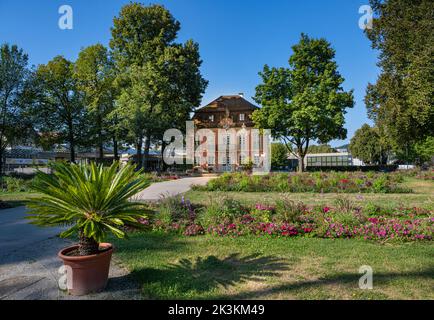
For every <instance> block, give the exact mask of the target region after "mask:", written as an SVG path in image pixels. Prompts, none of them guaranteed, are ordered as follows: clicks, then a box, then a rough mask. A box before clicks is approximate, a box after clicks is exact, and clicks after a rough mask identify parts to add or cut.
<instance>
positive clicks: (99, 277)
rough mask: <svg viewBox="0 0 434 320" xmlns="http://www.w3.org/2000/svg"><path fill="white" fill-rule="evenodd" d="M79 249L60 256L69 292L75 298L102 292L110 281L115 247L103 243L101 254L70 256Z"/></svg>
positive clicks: (72, 249) (69, 250) (71, 248)
mask: <svg viewBox="0 0 434 320" xmlns="http://www.w3.org/2000/svg"><path fill="white" fill-rule="evenodd" d="M77 249H78V245H75V246H72V247H68V248H65V249H63V250H61V251H60V252H59V254H58V256H59V258H60V259H62V260H63V263H64V265H65V266H66V272H67V276H68V281H67V285H68V292H69V293H70V294H72V295H74V296H82V295H86V294H89V293H93V292H99V291H102V290H103V289H104V288H105V287H106V285H107V281H108V274H109V269H110V261H111V257H112V253H113V245H112V244H110V243H101V244H100V250H101V253H98V254H94V255H90V256H69V255H68V253H70V252H72V251H74V250H77ZM68 273H69V274H68Z"/></svg>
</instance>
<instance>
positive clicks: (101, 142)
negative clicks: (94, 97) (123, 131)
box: [98, 115, 104, 163]
mask: <svg viewBox="0 0 434 320" xmlns="http://www.w3.org/2000/svg"><path fill="white" fill-rule="evenodd" d="M98 148H99V155H98V159H99V162H100V163H103V162H104V138H103V136H102V120H101V115H98Z"/></svg>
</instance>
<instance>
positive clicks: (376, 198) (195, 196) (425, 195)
mask: <svg viewBox="0 0 434 320" xmlns="http://www.w3.org/2000/svg"><path fill="white" fill-rule="evenodd" d="M404 186H406V187H409V188H411V189H412V190H413V191H414V192H413V193H400V194H393V193H392V194H382V193H363V194H357V193H356V194H355V193H345V194H342V193H340V194H338V193H323V194H318V193H288V194H287V195H288V196H289V197H290V198H292V199H294V200H296V201H303V202H304V203H306V204H311V205H313V204H323V205H325V204H327V205H331V204H333V201H334V200H335V199H336V198H337V197H345V198H349V199H351V200H352V201H354V202H355V203H358V204H360V205H361V204H363V203H366V202H372V203H375V204H378V205H382V206H385V205H387V206H394V207H396V206H400V205H403V206H422V207H432V208H434V183H433V182H432V181H425V180H418V179H410V178H407V179H406V181H405V183H404ZM219 193H220V194H225V195H227V196H230V197H232V198H234V199H236V200H239V201H242V202H245V203H246V204H255V203H258V202H262V203H266V202H269V203H274V202H275V201H276V199H278V198H279V197H280V196H281V194H280V193H278V192H219ZM216 194H217V192H206V191H189V192H187V193H186V194H185V197H186V198H188V199H190V200H191V201H192V202H193V203H206V202H207V201H208V200H209V199H210V198H211V197H215V196H216Z"/></svg>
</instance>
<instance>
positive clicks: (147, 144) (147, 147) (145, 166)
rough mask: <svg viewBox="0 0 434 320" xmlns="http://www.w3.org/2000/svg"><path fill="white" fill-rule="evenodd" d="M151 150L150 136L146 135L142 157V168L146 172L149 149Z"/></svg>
mask: <svg viewBox="0 0 434 320" xmlns="http://www.w3.org/2000/svg"><path fill="white" fill-rule="evenodd" d="M150 148H151V136H150V135H149V134H148V135H147V136H146V141H145V152H144V157H143V168H144V169H145V171H148V170H149V168H148V164H149V163H148V160H149V149H150Z"/></svg>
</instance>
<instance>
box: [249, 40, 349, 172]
mask: <svg viewBox="0 0 434 320" xmlns="http://www.w3.org/2000/svg"><path fill="white" fill-rule="evenodd" d="M292 49H293V51H294V53H293V55H292V56H291V57H290V59H289V65H290V68H270V67H269V66H268V65H265V67H264V70H263V71H262V72H260V73H259V74H260V76H261V78H262V84H260V85H259V86H257V87H256V95H255V97H254V99H255V101H256V102H257V103H259V104H260V105H261V106H262V108H260V109H259V110H257V111H255V112H254V113H253V120H254V122H255V125H256V126H257V127H258V128H271V131H272V135H273V137H274V138H276V139H280V140H283V141H284V142H285V145H286V146H287V148H288V151H289V152H291V153H293V154H294V155H295V156H297V157H298V159H299V171H304V158H305V156H306V153H307V151H308V148H309V145H310V143H311V142H314V141H319V142H320V143H327V142H329V141H330V140H332V139H345V137H346V134H347V131H346V129H345V128H344V127H343V126H344V123H345V118H344V116H345V113H346V109H347V108H352V107H353V105H354V102H353V93H352V91H350V92H345V91H344V90H343V88H342V83H343V82H344V78H343V77H342V76H341V75H340V74H339V72H338V70H337V64H336V62H335V61H334V57H335V51H334V50H333V49H332V48H331V46H330V44H329V43H328V42H327V41H326V40H325V39H312V38H309V37H308V36H307V35H305V34H302V35H301V40H300V42H299V43H298V44H297V45H295V46H293V47H292Z"/></svg>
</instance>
